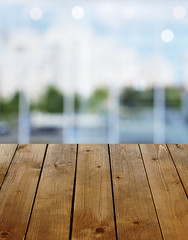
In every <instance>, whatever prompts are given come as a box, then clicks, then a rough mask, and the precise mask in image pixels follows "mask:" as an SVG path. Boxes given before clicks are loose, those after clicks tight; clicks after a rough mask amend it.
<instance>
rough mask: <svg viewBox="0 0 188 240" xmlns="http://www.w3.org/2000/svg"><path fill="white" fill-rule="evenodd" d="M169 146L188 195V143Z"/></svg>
mask: <svg viewBox="0 0 188 240" xmlns="http://www.w3.org/2000/svg"><path fill="white" fill-rule="evenodd" d="M168 148H169V151H170V153H171V156H172V158H173V161H174V163H175V165H176V168H177V170H178V173H179V175H180V178H181V180H182V183H183V186H184V188H185V191H186V193H187V195H188V145H187V144H168Z"/></svg>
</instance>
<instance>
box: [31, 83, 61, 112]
mask: <svg viewBox="0 0 188 240" xmlns="http://www.w3.org/2000/svg"><path fill="white" fill-rule="evenodd" d="M32 109H36V110H39V111H41V112H49V113H61V112H62V111H63V94H62V93H61V92H60V91H59V90H58V89H56V88H55V87H53V86H48V87H47V88H46V90H45V92H44V93H43V94H42V96H41V97H40V99H39V101H38V102H37V103H36V104H34V105H33V106H32Z"/></svg>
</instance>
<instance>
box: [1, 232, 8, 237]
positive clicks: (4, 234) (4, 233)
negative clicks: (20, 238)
mask: <svg viewBox="0 0 188 240" xmlns="http://www.w3.org/2000/svg"><path fill="white" fill-rule="evenodd" d="M0 236H2V237H6V236H8V232H2V233H1V235H0Z"/></svg>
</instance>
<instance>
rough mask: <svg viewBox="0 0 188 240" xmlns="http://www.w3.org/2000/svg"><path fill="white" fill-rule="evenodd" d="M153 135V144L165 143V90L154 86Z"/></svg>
mask: <svg viewBox="0 0 188 240" xmlns="http://www.w3.org/2000/svg"><path fill="white" fill-rule="evenodd" d="M153 117H154V135H153V143H155V144H157V143H165V89H164V87H161V86H157V84H155V85H154V105H153Z"/></svg>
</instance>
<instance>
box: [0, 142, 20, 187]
mask: <svg viewBox="0 0 188 240" xmlns="http://www.w3.org/2000/svg"><path fill="white" fill-rule="evenodd" d="M16 147H17V144H0V188H1V185H2V183H3V180H4V178H5V175H6V173H7V170H8V167H9V165H10V163H11V160H12V158H13V155H14V153H15V151H16Z"/></svg>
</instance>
